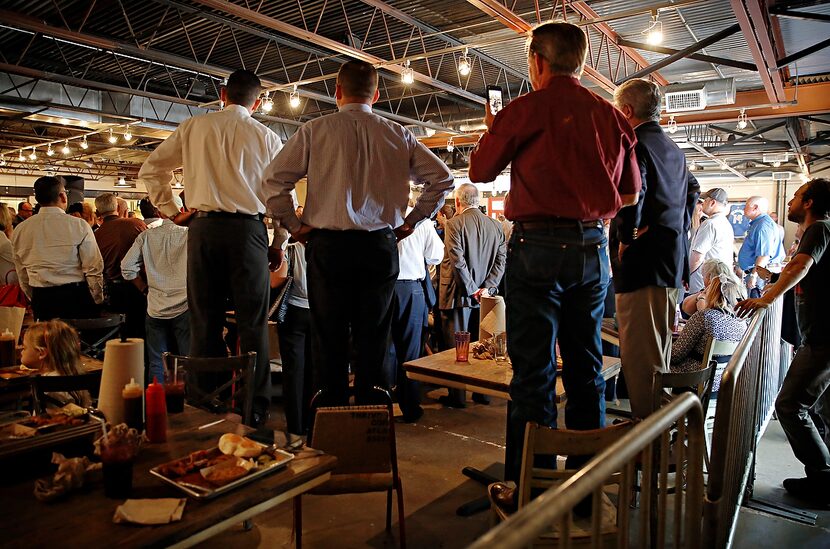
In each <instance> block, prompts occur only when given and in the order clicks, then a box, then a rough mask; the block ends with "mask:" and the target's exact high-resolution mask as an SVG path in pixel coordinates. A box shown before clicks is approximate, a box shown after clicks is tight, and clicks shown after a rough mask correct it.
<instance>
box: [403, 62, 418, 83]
mask: <svg viewBox="0 0 830 549" xmlns="http://www.w3.org/2000/svg"><path fill="white" fill-rule="evenodd" d="M401 82H403V83H404V84H406V85H407V86H408V85H410V84H413V83H415V71H413V70H412V68H411V67H410V66H409V61H407V62H406V64H405V65H404V66H403V69H401Z"/></svg>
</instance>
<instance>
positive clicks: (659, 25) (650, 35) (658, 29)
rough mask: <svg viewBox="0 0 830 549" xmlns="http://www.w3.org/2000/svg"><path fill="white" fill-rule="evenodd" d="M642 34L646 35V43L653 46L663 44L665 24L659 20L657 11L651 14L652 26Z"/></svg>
mask: <svg viewBox="0 0 830 549" xmlns="http://www.w3.org/2000/svg"><path fill="white" fill-rule="evenodd" d="M642 34H645V35H646V42H648V43H649V44H651V45H652V46H656V45H657V44H661V43H662V42H663V22H662V21H660V20H659V18H658V14H657V10H654V11H652V12H651V25H649V26H648V28H647V29H646V30H644V31H643V32H642Z"/></svg>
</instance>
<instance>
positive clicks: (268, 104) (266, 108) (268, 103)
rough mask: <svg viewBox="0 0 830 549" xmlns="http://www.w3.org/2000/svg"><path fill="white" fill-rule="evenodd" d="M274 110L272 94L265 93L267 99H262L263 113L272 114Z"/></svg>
mask: <svg viewBox="0 0 830 549" xmlns="http://www.w3.org/2000/svg"><path fill="white" fill-rule="evenodd" d="M273 108H274V101H273V100H272V99H271V94H270V93H269V92H265V97H263V98H262V112H271V109H273Z"/></svg>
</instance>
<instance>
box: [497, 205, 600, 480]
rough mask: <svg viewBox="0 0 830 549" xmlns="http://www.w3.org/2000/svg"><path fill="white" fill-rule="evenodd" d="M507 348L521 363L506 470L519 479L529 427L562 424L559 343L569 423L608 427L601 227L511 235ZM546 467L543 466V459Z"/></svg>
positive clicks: (513, 387)
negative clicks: (558, 396) (602, 330)
mask: <svg viewBox="0 0 830 549" xmlns="http://www.w3.org/2000/svg"><path fill="white" fill-rule="evenodd" d="M506 278H507V280H506V288H507V295H506V299H505V301H506V305H507V350H508V353H509V354H510V360H511V361H512V363H513V381H512V382H511V384H510V397H511V399H512V406H511V408H512V410H511V413H510V417H509V419H508V424H507V451H506V460H505V475H506V477H507V478H508V479H509V480H514V481H518V480H519V469H520V467H521V462H522V446H523V441H524V431H525V424H526V423H527V422H529V421H533V422H536V423H539V424H540V425H545V426H548V427H553V428H555V427H556V426H557V423H556V401H555V396H556V351H555V344H556V342H557V339H558V341H559V350H560V352H561V353H562V360H563V363H564V367H563V370H562V375H563V383H564V386H565V392H566V394H567V395H568V398H567V401H566V405H565V411H566V421H565V423H566V427H567V428H568V429H578V430H587V429H598V428H601V427H604V426H605V400H604V398H603V393H604V391H605V380H604V379H603V378H602V375H601V373H600V372H601V370H602V346H601V339H600V326H601V321H602V312H603V301H604V298H605V289H606V286H607V285H608V282H609V260H608V245H607V241H606V239H605V235H604V234H603V231H602V229H601V228H599V226H597V227H590V228H585V227H583V226H582V225H581V224H578V223H576V222H574V224H573V227H562V228H559V227H557V228H555V229H543V230H538V231H523V230H521V228H520V227H519V226H518V224H517V226H516V228H514V230H513V234H512V236H511V238H510V244H509V246H508V254H507V269H506ZM537 465H542V464H537Z"/></svg>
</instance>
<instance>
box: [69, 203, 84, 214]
mask: <svg viewBox="0 0 830 549" xmlns="http://www.w3.org/2000/svg"><path fill="white" fill-rule="evenodd" d="M66 213H68V214H74V213H77V214H83V213H84V203H83V202H75V203H73V204H70V205H69V206H67V207H66Z"/></svg>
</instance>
